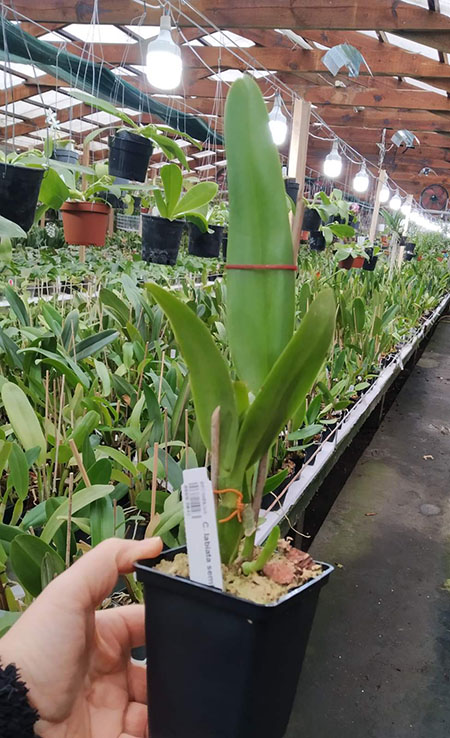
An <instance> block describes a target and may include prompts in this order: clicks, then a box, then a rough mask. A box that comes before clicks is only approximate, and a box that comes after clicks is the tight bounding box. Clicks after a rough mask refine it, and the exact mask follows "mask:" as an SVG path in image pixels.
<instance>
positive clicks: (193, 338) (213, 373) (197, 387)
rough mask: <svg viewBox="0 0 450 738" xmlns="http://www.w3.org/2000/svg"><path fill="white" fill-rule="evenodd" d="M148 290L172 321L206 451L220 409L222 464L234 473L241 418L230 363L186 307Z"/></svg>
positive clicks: (153, 286) (153, 288) (155, 287)
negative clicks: (216, 412)
mask: <svg viewBox="0 0 450 738" xmlns="http://www.w3.org/2000/svg"><path fill="white" fill-rule="evenodd" d="M147 289H148V291H149V292H150V294H151V295H152V296H153V297H154V298H155V300H156V301H157V303H158V304H159V305H160V306H161V308H162V309H163V310H164V312H165V313H166V315H167V317H168V318H169V321H170V323H171V326H172V330H173V332H174V334H175V338H176V340H177V342H178V345H179V347H180V349H181V352H182V354H183V357H184V360H185V361H186V364H187V366H188V369H189V379H190V385H191V391H192V398H193V400H194V405H195V409H196V414H197V420H198V424H199V428H200V433H201V436H202V440H203V443H204V444H205V446H206V447H207V448H211V417H212V414H213V412H214V410H215V409H216V408H217V407H220V464H221V468H223V469H224V470H231V468H232V466H233V462H234V458H235V454H236V439H237V430H238V414H237V407H236V398H235V394H234V389H233V384H232V382H231V379H230V376H229V373H228V366H227V363H226V362H225V360H224V358H223V357H222V355H221V354H220V352H219V349H218V348H217V346H216V344H215V343H214V340H213V338H212V336H211V333H210V332H209V329H208V328H207V326H206V325H205V324H204V323H203V322H202V321H201V320H200V319H199V318H198V317H197V316H196V315H195V314H194V312H193V311H192V310H191V309H190V308H189V307H187V305H185V304H184V303H182V302H180V300H178V299H177V298H176V297H174V296H173V295H171V294H170V293H169V292H166V291H165V290H163V289H162V288H161V287H159V286H158V285H156V284H150V285H147Z"/></svg>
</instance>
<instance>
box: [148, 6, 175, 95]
mask: <svg viewBox="0 0 450 738" xmlns="http://www.w3.org/2000/svg"><path fill="white" fill-rule="evenodd" d="M182 71H183V62H182V60H181V49H180V47H179V46H177V44H176V43H175V41H174V40H173V38H172V32H171V25H170V14H169V13H165V14H164V15H162V16H161V20H160V24H159V34H158V36H157V37H156V38H155V40H154V41H151V42H150V43H149V45H148V50H147V62H146V72H147V79H148V81H149V82H150V84H151V85H153V87H157V88H158V89H159V90H173V89H175V87H178V85H179V84H180V82H181V74H182Z"/></svg>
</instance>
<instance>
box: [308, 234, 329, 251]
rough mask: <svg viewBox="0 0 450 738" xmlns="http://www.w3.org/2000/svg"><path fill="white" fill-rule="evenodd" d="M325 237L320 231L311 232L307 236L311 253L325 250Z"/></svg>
mask: <svg viewBox="0 0 450 738" xmlns="http://www.w3.org/2000/svg"><path fill="white" fill-rule="evenodd" d="M325 245H326V244H325V236H324V235H323V233H322V232H321V231H312V233H311V234H310V236H309V247H310V249H312V250H313V251H324V250H325Z"/></svg>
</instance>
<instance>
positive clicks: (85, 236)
mask: <svg viewBox="0 0 450 738" xmlns="http://www.w3.org/2000/svg"><path fill="white" fill-rule="evenodd" d="M109 212H110V207H109V205H106V204H105V203H103V202H65V203H64V205H63V206H62V207H61V213H62V219H63V226H64V238H65V239H66V241H67V243H70V244H72V245H75V246H104V245H105V240H106V231H107V229H108V217H109Z"/></svg>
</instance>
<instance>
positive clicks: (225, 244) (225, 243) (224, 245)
mask: <svg viewBox="0 0 450 738" xmlns="http://www.w3.org/2000/svg"><path fill="white" fill-rule="evenodd" d="M227 249H228V233H224V234H223V236H222V259H223V260H224V261H225V260H226V258H227Z"/></svg>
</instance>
